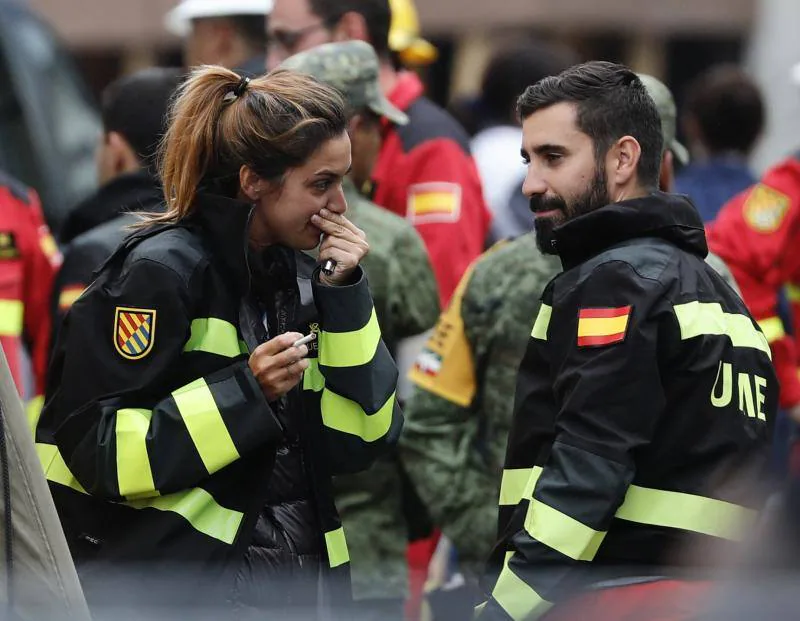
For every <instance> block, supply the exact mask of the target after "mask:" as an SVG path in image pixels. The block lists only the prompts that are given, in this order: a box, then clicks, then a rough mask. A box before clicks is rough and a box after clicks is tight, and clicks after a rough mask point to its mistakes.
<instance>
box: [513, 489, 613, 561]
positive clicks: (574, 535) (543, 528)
mask: <svg viewBox="0 0 800 621" xmlns="http://www.w3.org/2000/svg"><path fill="white" fill-rule="evenodd" d="M525 530H526V531H528V534H529V535H530V536H531V537H533V538H534V539H536V540H537V541H540V542H541V543H543V544H544V545H546V546H548V547H549V548H552V549H553V550H556V551H557V552H560V553H561V554H563V555H564V556H568V557H569V558H571V559H574V560H576V561H591V560H592V559H594V556H595V554H597V550H598V548H600V544H601V543H603V539H604V538H605V536H606V533H605V532H603V531H597V530H594V529H593V528H589V527H588V526H586V525H585V524H583V523H581V522H579V521H578V520H576V519H574V518H572V517H570V516H568V515H567V514H566V513H561V511H559V510H557V509H554V508H553V507H551V506H550V505H547V504H545V503H543V502H540V501H539V500H536V499H535V498H534V499H533V501H532V502H531V503H530V505H529V506H528V513H527V515H526V516H525Z"/></svg>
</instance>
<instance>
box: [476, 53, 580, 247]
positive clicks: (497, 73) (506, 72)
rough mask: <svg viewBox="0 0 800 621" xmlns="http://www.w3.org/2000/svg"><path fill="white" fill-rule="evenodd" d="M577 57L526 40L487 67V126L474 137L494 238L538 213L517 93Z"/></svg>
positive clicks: (523, 228)
mask: <svg viewBox="0 0 800 621" xmlns="http://www.w3.org/2000/svg"><path fill="white" fill-rule="evenodd" d="M577 62H578V56H577V55H576V54H575V53H574V52H573V51H572V50H570V49H569V48H566V47H564V46H557V45H554V44H550V43H544V42H541V41H539V40H537V39H523V40H520V41H518V42H516V43H513V44H511V45H509V46H507V47H504V48H501V49H500V51H498V52H497V53H496V54H495V55H494V56H493V57H492V59H491V60H490V61H489V64H488V65H487V67H486V70H485V71H484V72H483V80H482V82H481V92H480V94H479V96H478V101H477V104H476V107H477V110H478V112H479V114H480V117H479V118H480V122H481V124H482V125H483V129H481V130H480V131H479V132H478V133H477V134H476V135H475V136H474V137H473V138H472V141H471V143H470V147H471V149H472V155H473V157H474V158H475V163H476V164H477V166H478V172H479V173H480V176H481V183H482V184H483V193H484V196H485V197H486V202H487V204H488V205H489V209H490V210H491V212H492V224H491V229H490V234H489V241H490V242H492V243H493V242H495V241H497V240H499V239H502V238H504V237H517V236H519V235H523V234H525V233H528V232H529V231H530V230H531V229H532V228H533V214H532V213H531V211H530V207H529V205H528V200H527V199H526V198H525V196H524V195H523V194H522V181H523V179H524V178H525V168H524V167H523V166H522V165H521V164H520V161H521V160H520V157H519V145H520V144H522V128H521V127H520V125H519V120H518V119H517V112H516V105H517V98H518V97H519V94H520V93H521V92H522V91H524V90H525V88H526V87H528V86H529V85H531V84H536V82H538V81H539V80H541V79H542V78H544V77H545V76H548V75H555V74H558V73H561V72H562V71H563V70H564V69H566V68H567V67H569V66H570V65H574V64H575V63H577Z"/></svg>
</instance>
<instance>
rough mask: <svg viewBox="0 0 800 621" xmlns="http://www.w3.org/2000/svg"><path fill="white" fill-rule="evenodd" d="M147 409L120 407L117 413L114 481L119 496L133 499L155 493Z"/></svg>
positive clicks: (149, 414) (148, 412) (148, 411)
mask: <svg viewBox="0 0 800 621" xmlns="http://www.w3.org/2000/svg"><path fill="white" fill-rule="evenodd" d="M152 414H153V413H152V412H151V411H150V410H141V409H133V408H128V409H122V410H119V411H118V412H117V422H116V427H115V433H116V442H117V483H118V485H119V493H120V496H123V497H124V498H136V497H137V496H152V495H153V494H156V495H157V494H158V491H157V490H156V486H155V483H154V482H153V472H152V470H151V467H150V457H149V456H148V454H147V431H148V429H150V418H151V416H152Z"/></svg>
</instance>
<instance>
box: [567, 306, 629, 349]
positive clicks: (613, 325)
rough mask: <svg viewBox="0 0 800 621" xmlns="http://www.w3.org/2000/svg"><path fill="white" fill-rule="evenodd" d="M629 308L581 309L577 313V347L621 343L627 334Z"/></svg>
mask: <svg viewBox="0 0 800 621" xmlns="http://www.w3.org/2000/svg"><path fill="white" fill-rule="evenodd" d="M631 309H632V307H631V306H620V307H618V308H582V309H580V310H579V311H578V347H600V346H603V345H612V344H614V343H622V342H623V341H624V340H625V336H626V335H627V332H628V320H629V319H630V316H631Z"/></svg>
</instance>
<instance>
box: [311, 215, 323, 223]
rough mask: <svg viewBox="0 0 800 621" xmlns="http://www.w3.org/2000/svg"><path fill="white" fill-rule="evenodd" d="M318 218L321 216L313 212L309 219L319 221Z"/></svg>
mask: <svg viewBox="0 0 800 621" xmlns="http://www.w3.org/2000/svg"><path fill="white" fill-rule="evenodd" d="M320 220H321V218H320V217H319V216H318V215H317V214H314V215H313V216H311V221H312V222H319V221H320Z"/></svg>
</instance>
